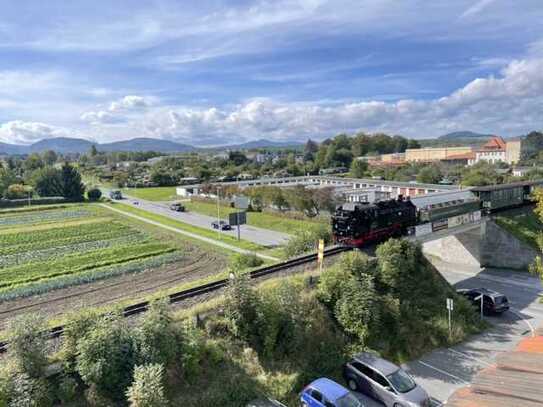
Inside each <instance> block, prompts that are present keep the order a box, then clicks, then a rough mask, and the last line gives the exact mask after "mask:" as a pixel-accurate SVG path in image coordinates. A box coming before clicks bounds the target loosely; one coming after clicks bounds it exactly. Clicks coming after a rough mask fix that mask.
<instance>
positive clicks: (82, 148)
mask: <svg viewBox="0 0 543 407" xmlns="http://www.w3.org/2000/svg"><path fill="white" fill-rule="evenodd" d="M93 144H94V143H93V142H91V141H88V140H84V139H81V138H70V137H55V138H50V139H43V140H40V141H38V142H36V143H34V144H31V145H30V146H27V153H41V152H44V151H47V150H53V151H55V152H57V153H61V154H69V153H85V152H87V151H89V150H90V148H91V147H92V145H93Z"/></svg>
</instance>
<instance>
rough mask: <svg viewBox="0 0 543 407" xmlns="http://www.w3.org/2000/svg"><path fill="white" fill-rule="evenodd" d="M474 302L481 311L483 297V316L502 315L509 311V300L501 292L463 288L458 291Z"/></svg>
mask: <svg viewBox="0 0 543 407" xmlns="http://www.w3.org/2000/svg"><path fill="white" fill-rule="evenodd" d="M456 292H457V293H458V294H460V295H463V296H464V297H466V298H467V299H468V300H470V301H471V302H472V304H473V305H475V306H476V307H477V308H478V309H481V295H482V296H483V314H485V315H491V314H502V313H504V312H505V311H507V310H508V309H509V300H508V299H507V297H506V296H505V295H503V294H501V293H499V292H496V291H492V290H489V289H487V288H462V289H459V290H456Z"/></svg>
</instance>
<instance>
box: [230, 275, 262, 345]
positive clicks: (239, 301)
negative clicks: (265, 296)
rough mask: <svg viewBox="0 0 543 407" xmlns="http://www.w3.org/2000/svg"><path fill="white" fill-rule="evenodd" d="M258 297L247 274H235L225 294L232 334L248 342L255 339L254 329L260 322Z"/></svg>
mask: <svg viewBox="0 0 543 407" xmlns="http://www.w3.org/2000/svg"><path fill="white" fill-rule="evenodd" d="M257 302H258V297H257V295H256V293H255V291H254V290H253V289H252V288H251V285H250V281H249V277H248V276H247V275H246V274H242V273H234V275H233V276H232V279H231V280H230V282H229V284H228V287H227V288H226V292H225V304H224V305H225V307H224V312H225V317H226V319H227V320H228V321H229V322H230V327H231V331H232V333H233V334H234V335H235V336H236V337H238V338H240V339H245V340H248V339H250V338H251V337H253V334H254V330H253V328H254V327H256V326H257V321H258V308H257V307H258V304H257Z"/></svg>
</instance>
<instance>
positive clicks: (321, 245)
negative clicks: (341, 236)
mask: <svg viewBox="0 0 543 407" xmlns="http://www.w3.org/2000/svg"><path fill="white" fill-rule="evenodd" d="M317 258H318V259H319V262H321V263H322V261H323V260H324V240H322V239H320V240H319V250H318V252H317Z"/></svg>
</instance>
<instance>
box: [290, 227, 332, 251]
mask: <svg viewBox="0 0 543 407" xmlns="http://www.w3.org/2000/svg"><path fill="white" fill-rule="evenodd" d="M320 239H322V240H324V243H325V244H329V243H330V242H331V241H332V233H331V231H330V227H329V226H327V225H316V226H313V227H310V228H307V229H304V230H301V231H296V232H295V233H294V236H292V237H291V238H290V239H289V240H288V242H287V244H286V245H285V249H284V254H285V257H286V258H290V257H294V256H299V255H301V254H304V253H308V252H311V251H315V250H317V245H318V242H319V240H320Z"/></svg>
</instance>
